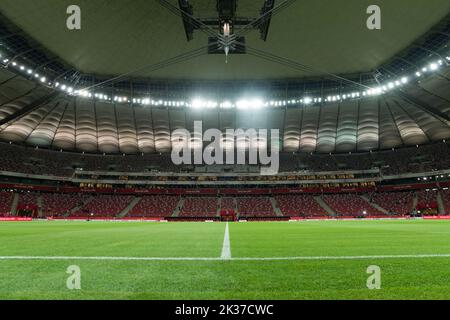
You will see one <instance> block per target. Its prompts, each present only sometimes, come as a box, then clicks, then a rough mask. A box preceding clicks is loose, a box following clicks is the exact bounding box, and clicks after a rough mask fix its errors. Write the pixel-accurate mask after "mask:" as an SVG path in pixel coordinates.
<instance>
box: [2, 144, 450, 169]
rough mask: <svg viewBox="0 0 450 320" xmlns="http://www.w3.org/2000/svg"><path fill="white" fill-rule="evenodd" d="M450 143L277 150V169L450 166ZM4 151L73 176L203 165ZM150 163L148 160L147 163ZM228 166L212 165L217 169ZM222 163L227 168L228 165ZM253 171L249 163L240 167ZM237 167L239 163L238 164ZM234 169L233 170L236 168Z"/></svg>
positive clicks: (32, 165)
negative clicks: (345, 150)
mask: <svg viewBox="0 0 450 320" xmlns="http://www.w3.org/2000/svg"><path fill="white" fill-rule="evenodd" d="M449 145H450V143H437V144H431V145H424V146H421V147H419V148H416V147H408V148H402V149H397V150H395V151H391V150H390V151H379V152H373V153H362V154H351V155H349V154H339V155H335V154H332V155H329V154H309V153H306V154H291V153H281V154H280V171H281V172H288V171H289V172H292V171H304V170H310V171H335V170H367V169H372V168H381V170H382V172H383V173H384V174H385V175H394V174H400V173H407V172H425V171H433V170H440V169H448V168H449V167H450V147H449ZM1 149H2V151H3V156H2V157H1V159H0V170H4V171H12V172H21V173H30V174H47V175H58V176H71V175H72V174H73V172H74V169H75V168H81V169H83V170H84V171H87V170H89V171H117V172H146V171H149V170H157V171H161V172H181V171H183V172H187V171H191V172H195V171H202V170H199V168H198V167H195V166H176V165H174V164H173V162H172V161H171V160H170V154H161V155H160V154H145V155H126V156H118V155H84V154H79V153H70V152H55V151H49V150H43V149H32V148H26V147H22V146H16V145H10V144H5V143H1ZM149 164H151V165H149ZM225 167H226V166H222V167H221V166H216V168H215V171H217V172H220V171H221V170H222V169H223V168H225ZM226 168H229V166H228V167H226ZM241 169H245V170H243V172H244V171H245V172H251V171H253V169H255V168H252V166H246V167H245V168H240V169H239V170H240V171H242V170H241ZM236 170H237V169H236ZM236 170H235V171H236Z"/></svg>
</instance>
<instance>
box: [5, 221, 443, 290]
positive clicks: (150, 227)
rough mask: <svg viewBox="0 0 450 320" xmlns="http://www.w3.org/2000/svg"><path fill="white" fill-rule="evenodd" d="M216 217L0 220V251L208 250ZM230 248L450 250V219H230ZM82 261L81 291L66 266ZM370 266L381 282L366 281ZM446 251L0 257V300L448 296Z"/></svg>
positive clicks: (220, 227) (218, 234) (219, 234)
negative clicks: (71, 286)
mask: <svg viewBox="0 0 450 320" xmlns="http://www.w3.org/2000/svg"><path fill="white" fill-rule="evenodd" d="M224 230H225V224H224V223H140V222H63V221H59V222H58V221H52V222H24V223H22V222H13V223H9V222H6V223H0V256H115V257H119V256H120V257H213V258H217V257H219V256H220V254H221V250H222V242H223V237H224ZM229 231H230V241H231V253H232V257H233V258H238V257H254V258H258V257H291V256H362V255H364V256H367V255H370V256H371V255H404V254H406V255H416V254H450V221H424V220H414V221H322V222H320V221H314V222H313V221H310V222H292V223H287V222H277V223H269V222H258V223H230V224H229ZM69 265H78V266H79V267H80V268H81V286H82V289H81V290H68V289H67V288H66V280H67V277H68V276H69V275H68V274H66V269H67V267H68V266H69ZM369 265H378V266H380V268H381V270H382V288H381V289H380V290H369V289H367V287H366V280H367V277H368V276H369V275H368V274H367V273H366V269H367V267H368V266H369ZM449 279H450V258H447V257H437V258H389V259H381V258H370V259H354V260H282V261H279V260H267V261H266V260H264V261H261V260H258V261H242V260H230V261H221V260H219V261H110V260H103V261H100V260H76V259H71V260H0V299H449V298H450V281H449Z"/></svg>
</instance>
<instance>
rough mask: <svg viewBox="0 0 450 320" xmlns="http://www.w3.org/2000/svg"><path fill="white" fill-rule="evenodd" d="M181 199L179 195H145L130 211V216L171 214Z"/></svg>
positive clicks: (165, 215) (163, 215) (164, 215)
mask: <svg viewBox="0 0 450 320" xmlns="http://www.w3.org/2000/svg"><path fill="white" fill-rule="evenodd" d="M179 200H180V197H178V196H144V197H142V198H141V199H140V200H139V202H138V203H137V204H136V205H135V206H134V208H133V209H132V210H131V211H130V212H129V213H128V217H167V216H171V215H172V214H173V211H174V210H175V208H176V207H177V204H178V201H179Z"/></svg>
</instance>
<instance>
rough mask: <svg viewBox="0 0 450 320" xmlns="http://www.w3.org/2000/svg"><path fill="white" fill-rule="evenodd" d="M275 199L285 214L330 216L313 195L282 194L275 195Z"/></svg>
mask: <svg viewBox="0 0 450 320" xmlns="http://www.w3.org/2000/svg"><path fill="white" fill-rule="evenodd" d="M275 200H276V201H277V203H278V206H279V208H280V210H281V212H282V213H283V215H287V216H303V217H321V216H322V217H326V216H329V214H328V213H327V212H326V211H325V209H323V208H322V207H321V206H320V205H319V203H317V201H316V200H315V199H314V197H313V196H312V195H280V196H277V197H275Z"/></svg>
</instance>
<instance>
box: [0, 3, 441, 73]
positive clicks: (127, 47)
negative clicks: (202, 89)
mask: <svg viewBox="0 0 450 320" xmlns="http://www.w3.org/2000/svg"><path fill="white" fill-rule="evenodd" d="M158 2H159V1H157V0H108V1H102V0H94V1H93V0H84V1H77V4H78V5H79V6H80V7H81V12H82V26H81V30H80V31H68V30H67V28H66V24H65V18H66V17H67V15H66V14H65V12H66V8H67V7H68V6H69V5H71V4H73V1H70V0H59V1H29V0H2V1H1V3H0V11H1V12H2V14H4V15H5V16H6V17H7V18H8V19H10V20H11V22H12V23H14V24H15V25H17V26H18V27H20V28H21V29H22V30H23V31H24V32H25V33H26V34H28V35H29V36H31V37H32V38H33V39H35V40H36V41H37V42H38V43H39V44H41V45H42V46H43V47H45V48H46V49H48V50H50V51H51V52H52V53H54V54H55V55H56V56H58V57H60V58H61V59H62V60H63V61H65V62H67V63H68V64H69V65H71V66H72V67H74V68H76V69H77V70H78V71H80V72H82V73H86V74H95V75H118V74H123V73H126V72H129V71H130V70H134V69H136V68H141V67H142V66H146V65H152V64H155V63H158V62H161V61H163V60H165V59H167V58H169V57H174V56H177V55H179V54H181V53H184V52H187V51H190V50H193V49H197V48H199V47H202V46H205V45H206V44H207V35H205V34H204V33H202V32H200V31H196V32H195V35H194V40H193V41H191V42H187V40H186V37H185V33H184V29H183V24H182V21H181V18H180V17H178V16H176V15H175V14H173V13H171V12H170V11H169V10H168V9H167V8H165V7H163V6H162V5H160V4H159V3H158ZM169 2H171V3H172V4H175V5H176V4H177V1H175V0H169ZM281 2H282V1H281V0H278V1H276V3H281ZM190 3H192V5H193V7H194V14H195V15H196V16H199V17H209V16H217V13H216V10H215V5H216V4H215V3H216V2H215V1H211V0H191V1H190ZM262 3H263V1H262V0H260V1H259V0H239V1H238V5H237V15H238V16H244V17H256V16H258V15H259V11H260V9H261V6H262ZM371 4H373V3H372V2H371V1H366V0H364V1H361V0H321V1H317V0H301V1H300V0H298V1H293V3H292V4H291V5H290V6H289V7H287V8H285V9H283V10H281V11H280V12H278V13H277V14H275V15H274V16H273V18H272V22H271V25H270V30H269V35H268V39H267V42H263V41H262V40H260V39H259V34H258V31H252V32H250V33H248V34H247V35H246V36H247V44H248V45H249V46H251V47H254V48H256V49H261V50H266V51H268V52H270V53H273V54H275V55H278V56H280V57H285V58H288V59H292V60H294V61H298V62H301V63H302V64H305V65H308V66H313V67H315V68H318V69H320V70H324V71H326V72H329V73H334V74H349V73H361V72H362V73H365V72H369V71H373V70H374V69H376V68H378V67H379V66H380V65H382V64H383V63H385V62H387V61H388V60H390V59H391V58H392V57H393V56H394V55H396V54H398V53H399V52H401V51H402V50H404V49H406V48H407V47H408V46H409V45H410V44H411V43H412V42H413V41H415V40H416V39H418V38H419V37H420V36H422V35H423V34H425V33H426V32H427V31H428V30H430V28H431V27H433V26H434V25H436V24H437V23H438V22H439V21H441V20H442V19H443V18H444V17H445V16H446V15H447V14H448V13H449V10H450V5H449V2H448V1H447V0H426V1H425V0H396V1H389V0H384V1H377V4H378V5H379V6H380V7H381V8H382V30H379V31H372V30H368V29H367V27H366V20H367V18H368V15H367V14H366V10H367V7H368V6H369V5H371ZM321 75H322V74H321V73H320V72H318V71H314V72H308V73H306V72H303V71H299V70H296V69H293V68H290V67H287V66H283V65H280V64H278V63H274V62H269V61H266V60H264V59H261V58H257V57H255V56H252V55H239V56H238V55H236V56H232V57H230V58H229V61H228V63H227V64H225V58H224V57H223V56H222V55H203V56H200V57H197V58H195V59H191V60H188V61H185V62H181V63H177V64H176V65H173V66H171V67H167V68H164V69H161V70H156V71H149V70H142V71H140V72H137V73H135V74H133V76H135V77H150V78H156V79H161V78H162V79H187V80H191V79H208V80H223V79H227V80H238V79H239V80H241V79H263V80H267V79H286V78H301V77H304V76H321Z"/></svg>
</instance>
